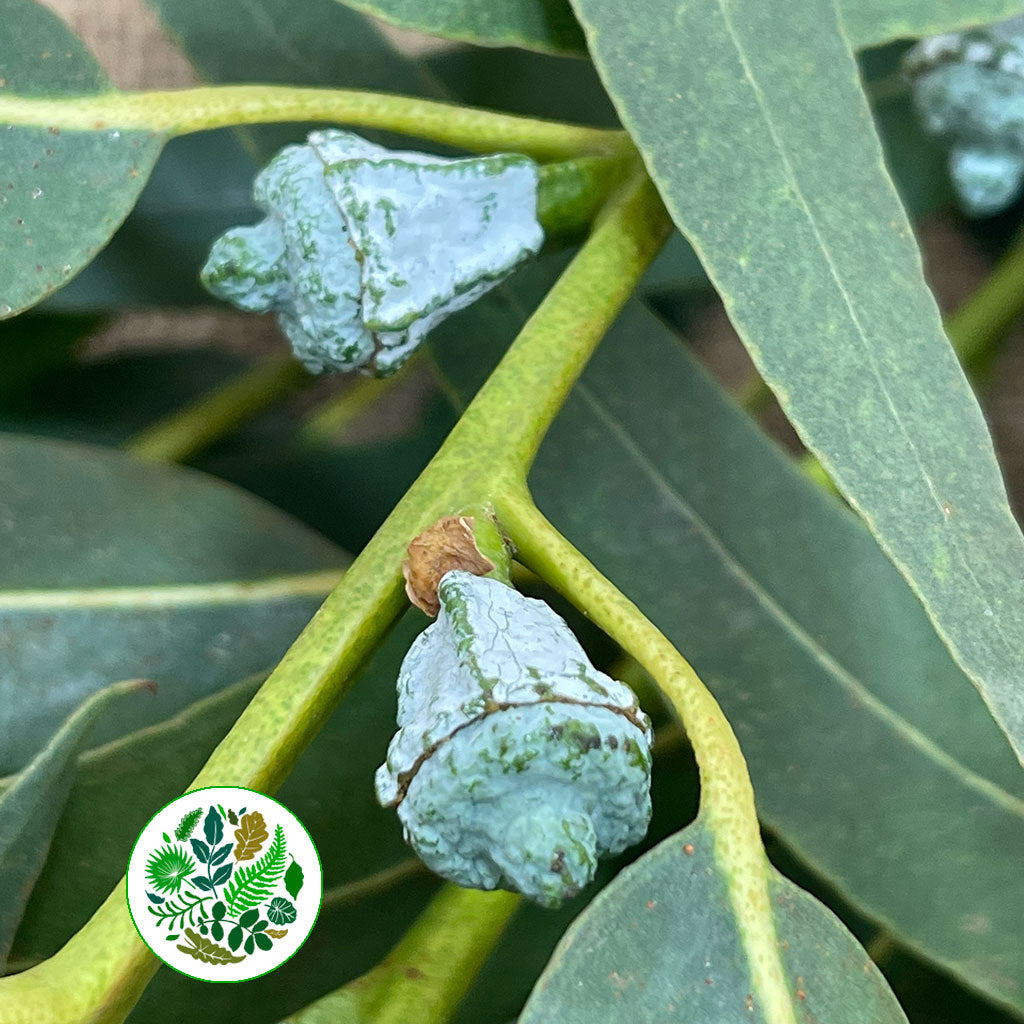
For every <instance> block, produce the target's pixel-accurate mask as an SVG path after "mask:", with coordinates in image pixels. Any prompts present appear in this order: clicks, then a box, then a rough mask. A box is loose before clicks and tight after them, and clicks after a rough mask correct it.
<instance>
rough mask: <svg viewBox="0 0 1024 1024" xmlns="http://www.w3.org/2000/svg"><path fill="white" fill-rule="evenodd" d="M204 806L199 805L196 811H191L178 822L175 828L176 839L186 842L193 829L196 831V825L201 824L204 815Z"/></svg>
mask: <svg viewBox="0 0 1024 1024" xmlns="http://www.w3.org/2000/svg"><path fill="white" fill-rule="evenodd" d="M202 813H203V809H202V807H197V808H196V809H195V810H194V811H189V812H188V814H186V815H185V817H184V818H182V819H181V821H180V822H179V823H178V827H177V828H176V829H175V830H174V837H175V839H178V840H180V841H181V842H185V840H186V839H188V837H189V836H190V835H192V833H193V831H195V827H196V825H198V824H199V819H200V817H201V816H202Z"/></svg>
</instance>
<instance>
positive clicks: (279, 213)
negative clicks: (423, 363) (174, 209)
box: [202, 130, 544, 376]
mask: <svg viewBox="0 0 1024 1024" xmlns="http://www.w3.org/2000/svg"><path fill="white" fill-rule="evenodd" d="M537 182H538V171H537V166H536V164H534V163H533V161H532V160H529V159H528V158H527V157H523V156H516V155H509V154H503V155H497V156H486V157H472V158H467V159H458V160H446V159H442V158H440V157H435V156H428V155H426V154H422V153H404V152H393V151H391V150H387V149H384V148H383V147H381V146H375V145H373V144H372V143H369V142H367V141H366V140H365V139H362V138H360V137H359V136H357V135H352V134H351V133H349V132H343V131H337V130H329V131H320V132H313V133H312V134H311V135H310V136H309V138H308V141H307V143H306V144H305V145H302V146H288V147H286V148H285V149H283V150H282V151H281V152H280V153H279V154H278V155H277V156H276V157H274V159H273V160H272V161H271V162H270V163H269V164H268V165H267V167H266V168H264V170H263V171H261V172H260V174H259V175H258V176H257V178H256V182H255V185H254V187H253V195H254V198H255V200H256V203H257V205H258V206H259V207H260V208H261V209H262V210H264V211H265V212H266V214H267V217H266V219H265V220H264V221H262V222H261V223H259V224H257V225H255V226H253V227H241V228H235V229H233V230H231V231H228V232H227V233H226V234H224V235H222V236H221V237H220V238H219V239H218V240H217V241H216V242H215V243H214V245H213V248H212V250H211V252H210V257H209V259H208V260H207V263H206V266H205V267H204V268H203V271H202V280H203V283H204V284H205V285H206V287H207V288H208V289H209V290H210V291H211V292H212V293H213V294H214V295H216V296H218V297H219V298H222V299H226V300H227V301H229V302H233V303H234V304H235V305H237V306H239V307H240V308H242V309H245V310H248V311H251V312H269V311H273V312H276V313H277V314H278V319H279V321H280V323H281V327H282V329H283V330H284V332H285V334H286V335H287V336H288V338H289V340H290V341H291V343H292V347H293V349H294V350H295V354H296V355H297V356H298V358H299V359H300V360H301V361H302V362H303V363H304V364H305V365H306V367H308V368H309V369H310V370H312V371H313V372H320V371H323V370H352V369H356V368H357V367H358V368H362V369H364V370H365V371H367V372H370V373H373V374H376V375H378V376H385V375H387V374H390V373H393V372H394V371H395V370H396V369H398V367H399V366H400V365H401V364H402V363H403V362H404V361H405V360H406V359H407V358H408V357H409V356H410V355H411V354H412V352H413V351H414V350H415V349H416V348H417V346H418V345H419V344H420V343H421V342H422V341H423V339H424V337H425V336H426V335H427V333H428V332H429V331H430V330H431V328H433V327H434V326H436V325H437V324H438V323H440V321H442V320H443V319H444V318H445V317H447V316H448V315H449V314H451V313H453V312H455V311H456V310H459V309H463V308H464V307H465V306H468V305H469V304H470V303H472V302H473V301H475V300H476V299H477V298H479V297H480V296H481V295H483V294H484V293H485V292H487V291H489V290H490V289H491V288H493V287H494V285H496V284H497V283H498V282H499V281H501V280H502V279H503V278H505V277H506V276H507V275H508V274H509V273H511V272H512V270H514V269H515V267H516V266H518V265H519V264H520V263H521V262H522V261H523V260H525V259H527V258H528V257H530V256H532V255H533V254H535V253H536V252H537V251H538V250H539V249H540V246H541V244H542V242H543V239H544V236H543V231H542V230H541V227H540V224H539V223H538V221H537Z"/></svg>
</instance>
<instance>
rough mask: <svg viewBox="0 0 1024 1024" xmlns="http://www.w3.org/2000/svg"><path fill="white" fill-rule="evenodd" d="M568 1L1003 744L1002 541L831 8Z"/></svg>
mask: <svg viewBox="0 0 1024 1024" xmlns="http://www.w3.org/2000/svg"><path fill="white" fill-rule="evenodd" d="M576 6H577V10H578V11H579V13H580V15H581V17H582V19H583V20H584V22H585V23H586V25H587V26H588V32H589V37H590V43H591V50H592V52H593V56H594V59H595V62H596V63H597V66H598V69H599V71H600V72H601V74H602V77H603V78H604V81H605V83H606V85H607V86H608V89H609V92H610V93H611V95H612V98H613V99H614V100H615V101H616V105H617V107H618V110H619V115H620V117H621V118H622V121H623V124H624V125H625V126H626V127H627V129H628V130H629V131H630V133H631V135H632V136H633V138H634V141H635V142H636V143H637V145H638V147H639V149H640V151H641V153H642V154H643V156H644V159H645V161H646V163H647V166H648V169H649V170H650V172H651V175H652V177H653V178H654V181H655V183H656V184H657V185H658V187H659V190H660V192H661V194H662V197H663V198H664V200H665V203H666V205H667V207H668V209H669V211H670V212H671V213H672V216H673V219H674V220H675V222H676V224H677V225H678V226H679V228H680V229H681V230H682V231H683V233H684V234H685V235H686V237H687V238H688V240H689V241H690V243H691V244H692V245H693V247H694V249H695V250H696V252H697V254H698V255H699V256H700V258H701V261H702V262H703V264H704V266H705V269H706V270H707V271H708V275H709V276H710V278H711V279H712V281H713V282H714V284H715V286H716V288H717V289H718V291H719V292H720V293H721V295H722V297H723V300H724V301H725V304H726V308H727V310H728V311H729V315H730V318H731V319H732V321H733V324H734V325H735V327H736V328H737V330H738V331H739V333H740V336H741V337H742V338H743V340H744V342H745V344H746V345H747V348H748V350H749V352H750V354H751V356H752V358H753V359H754V362H755V363H756V365H757V367H758V369H759V371H760V372H761V375H762V377H764V379H765V380H766V381H767V383H768V384H769V385H770V386H771V387H772V389H773V390H774V391H775V393H776V395H777V397H778V399H779V402H780V404H781V405H782V407H783V409H784V410H785V412H786V415H787V416H788V417H789V419H790V421H791V422H792V423H793V425H794V426H795V428H796V429H797V431H798V433H799V434H800V436H801V438H802V439H803V440H804V442H805V444H807V446H808V447H809V448H810V449H811V450H812V451H813V452H814V453H815V454H816V455H817V456H818V457H819V458H820V460H821V462H822V463H823V465H824V466H825V468H826V469H827V470H828V472H829V474H830V475H831V476H832V477H833V479H834V480H835V482H836V483H837V485H838V486H839V488H840V489H841V490H842V492H843V493H844V494H845V495H846V497H847V498H848V499H849V500H850V502H851V504H852V505H853V506H854V507H855V508H856V509H857V510H858V511H859V512H860V513H861V514H862V516H863V518H864V520H865V522H867V524H868V526H869V527H870V528H871V530H872V532H873V533H874V534H875V537H876V538H877V540H878V542H879V544H880V545H881V546H882V548H883V549H884V550H885V551H886V553H887V554H888V555H889V556H890V558H892V560H893V562H894V563H895V564H896V565H897V567H898V568H899V569H900V571H901V572H902V573H903V574H904V576H905V577H906V579H907V581H908V582H909V583H910V585H911V587H912V589H913V590H914V592H915V593H916V594H917V595H918V597H919V598H920V600H921V602H922V603H923V604H924V606H925V609H926V611H927V612H928V614H929V616H930V617H931V619H932V621H933V622H934V624H935V627H936V629H937V630H938V632H939V634H940V636H942V638H943V639H944V641H945V642H946V644H947V645H948V646H949V648H950V650H951V651H952V652H953V656H954V657H955V658H956V659H957V661H958V662H959V664H960V665H961V667H962V668H963V669H964V671H965V672H966V673H967V675H968V676H969V677H970V678H971V679H972V680H973V681H974V683H975V685H976V686H977V687H978V689H979V690H980V692H981V694H982V696H983V697H984V699H985V701H986V703H987V704H988V706H989V708H990V710H991V712H992V714H993V715H994V717H995V718H996V720H997V721H998V722H999V724H1000V726H1001V727H1002V729H1003V730H1004V732H1005V733H1006V735H1007V737H1008V738H1009V740H1010V743H1011V744H1012V745H1013V747H1014V749H1015V750H1016V752H1017V754H1018V757H1024V687H1022V686H1021V684H1020V651H1021V649H1022V648H1024V537H1022V536H1021V532H1020V529H1019V528H1018V526H1017V524H1016V523H1015V522H1014V519H1013V516H1012V514H1011V512H1010V508H1009V505H1008V503H1007V498H1006V491H1005V488H1004V486H1003V482H1002V478H1001V476H1000V472H999V467H998V465H997V463H996V458H995V453H994V451H993V449H992V442H991V439H990V438H989V434H988V430H987V428H986V425H985V421H984V418H983V417H982V415H981V410H980V409H979V408H978V405H977V402H976V401H975V399H974V395H973V393H972V392H971V389H970V386H969V385H968V383H967V380H966V378H965V377H964V375H963V372H962V370H961V369H960V366H959V364H958V362H957V359H956V356H955V354H954V353H953V350H952V348H951V347H950V345H949V342H948V340H947V339H946V337H945V335H944V334H943V332H942V323H941V320H940V317H939V313H938V309H937V307H936V305H935V301H934V299H933V298H932V295H931V292H930V291H929V290H928V287H927V285H926V284H925V281H924V277H923V274H922V272H921V260H920V254H919V252H918V249H917V246H916V243H915V241H914V237H913V233H912V231H911V229H910V225H909V223H908V222H907V219H906V215H905V214H904V212H903V209H902V207H901V206H900V203H899V199H898V198H897V196H896V192H895V190H894V189H893V186H892V183H891V181H890V180H889V178H888V176H887V174H886V172H885V169H884V166H883V163H882V154H881V149H880V147H879V143H878V138H877V136H876V135H875V131H874V127H873V125H872V121H871V114H870V111H869V110H868V106H867V102H866V100H865V97H864V94H863V92H862V90H861V88H860V85H859V83H858V80H857V68H856V64H855V62H854V60H853V55H852V53H851V52H850V49H849V44H848V43H847V42H846V40H845V38H844V37H843V33H842V30H841V27H840V25H839V21H838V18H837V14H836V11H835V9H834V8H833V6H832V5H831V3H830V2H829V0H810V3H807V4H800V5H784V6H781V7H780V6H778V5H758V6H754V7H750V6H749V5H740V4H737V3H736V0H654V2H653V3H652V4H648V5H647V6H645V8H644V12H643V16H642V17H639V18H638V17H634V16H633V12H632V11H629V10H627V9H626V8H624V7H621V6H619V5H617V4H612V3H607V2H606V0H576ZM664 24H672V25H674V26H675V28H676V31H674V32H673V33H670V34H667V35H666V34H665V33H664V32H661V31H659V30H658V26H660V25H664ZM641 69H642V73H638V71H639V70H641ZM794 95H799V96H800V97H801V101H800V103H798V104H796V103H794V102H793V97H794ZM865 253H870V254H871V258H870V259H869V260H865V259H864V254H865Z"/></svg>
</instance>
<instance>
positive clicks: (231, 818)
mask: <svg viewBox="0 0 1024 1024" xmlns="http://www.w3.org/2000/svg"><path fill="white" fill-rule="evenodd" d="M228 821H229V822H231V824H232V825H237V824H238V815H237V814H235V812H234V811H232V810H229V811H228Z"/></svg>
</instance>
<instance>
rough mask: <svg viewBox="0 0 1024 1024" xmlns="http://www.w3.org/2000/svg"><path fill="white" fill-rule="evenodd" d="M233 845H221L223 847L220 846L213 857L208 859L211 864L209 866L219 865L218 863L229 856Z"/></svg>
mask: <svg viewBox="0 0 1024 1024" xmlns="http://www.w3.org/2000/svg"><path fill="white" fill-rule="evenodd" d="M233 845H234V844H233V843H225V844H224V845H223V846H222V847H221V848H220V849H219V850H217V852H216V853H215V854H214V855H213V856H212V857H211V858H210V863H211V864H219V863H220V862H221V861H222V860H224V859H225V858H226V857H227V855H228V854H229V853H230V852H231V847H232V846H233Z"/></svg>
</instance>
